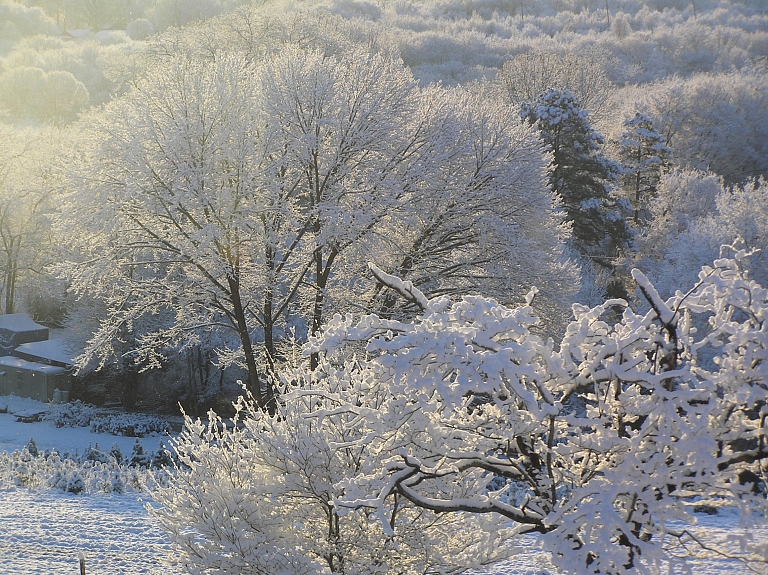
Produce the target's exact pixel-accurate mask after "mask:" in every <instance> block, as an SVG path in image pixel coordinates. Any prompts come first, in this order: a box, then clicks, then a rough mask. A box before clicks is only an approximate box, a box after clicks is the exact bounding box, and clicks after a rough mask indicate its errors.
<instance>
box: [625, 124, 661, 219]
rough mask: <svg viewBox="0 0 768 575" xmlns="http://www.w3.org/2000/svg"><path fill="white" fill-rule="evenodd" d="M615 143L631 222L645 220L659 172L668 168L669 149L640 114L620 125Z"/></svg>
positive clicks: (654, 192) (659, 177) (658, 178)
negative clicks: (630, 205) (633, 213)
mask: <svg viewBox="0 0 768 575" xmlns="http://www.w3.org/2000/svg"><path fill="white" fill-rule="evenodd" d="M624 128H625V131H624V132H623V133H622V134H621V140H620V141H619V154H620V156H621V167H622V175H621V185H622V188H623V189H624V192H625V193H626V194H627V196H628V197H629V200H630V201H631V202H632V206H633V208H634V212H635V215H634V221H635V224H639V223H640V221H641V220H647V218H648V202H649V201H650V200H651V198H653V197H654V196H656V187H657V186H658V184H659V180H660V179H661V173H662V171H663V170H664V169H665V168H666V167H667V166H668V165H669V157H670V155H671V154H672V148H670V147H669V146H667V144H666V140H665V139H664V136H662V135H661V134H659V133H658V132H657V131H656V129H655V128H654V127H653V121H652V120H651V119H650V118H649V117H648V116H646V115H645V114H641V113H640V112H638V113H636V114H635V115H634V117H633V118H630V119H628V120H626V121H625V122H624Z"/></svg>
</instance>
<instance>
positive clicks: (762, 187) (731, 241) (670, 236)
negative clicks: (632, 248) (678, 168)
mask: <svg viewBox="0 0 768 575" xmlns="http://www.w3.org/2000/svg"><path fill="white" fill-rule="evenodd" d="M767 189H768V186H766V182H765V180H763V179H757V180H753V181H751V182H749V183H747V184H746V185H744V186H734V187H727V186H725V185H724V183H723V181H722V179H721V178H719V177H717V176H715V175H713V174H705V173H701V172H695V171H682V172H672V173H669V174H665V175H663V176H662V178H661V180H660V183H659V188H658V196H657V199H656V200H655V201H654V202H653V204H652V205H651V215H652V219H651V221H650V222H649V223H648V229H647V230H646V232H645V233H643V234H641V235H639V236H638V238H637V244H638V249H639V252H640V253H641V254H642V255H643V256H644V259H643V260H641V261H640V262H639V264H638V265H641V266H642V267H643V268H644V269H645V270H646V272H647V273H648V274H649V276H652V277H653V278H654V279H655V281H656V282H657V285H658V287H659V290H660V291H661V292H662V293H664V294H667V295H669V294H671V293H673V292H674V290H675V289H676V286H677V285H678V284H679V282H680V281H681V280H683V281H694V280H695V277H696V272H695V269H696V268H697V267H699V266H702V265H704V264H705V263H706V262H707V261H711V260H712V259H714V258H717V257H720V254H721V253H724V254H730V253H733V250H732V249H731V248H725V250H723V249H722V248H721V246H723V245H726V246H730V245H735V246H737V248H736V249H741V248H744V249H748V250H753V251H755V253H754V254H753V255H752V256H751V257H750V258H749V259H748V260H747V261H746V262H745V264H744V265H745V269H746V270H748V271H749V274H750V277H751V278H752V279H755V280H756V281H758V282H760V283H762V284H766V283H768V273H767V272H766V270H768V262H767V261H766V257H768V256H767V255H766V254H767V252H766V250H768V243H766V237H768V230H766V221H768V219H767V217H768V214H766V206H768V199H766V190H767Z"/></svg>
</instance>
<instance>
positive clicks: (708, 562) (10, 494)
mask: <svg viewBox="0 0 768 575" xmlns="http://www.w3.org/2000/svg"><path fill="white" fill-rule="evenodd" d="M5 404H10V408H11V409H10V410H11V411H19V410H22V409H40V408H41V407H44V404H40V403H39V402H35V401H32V400H26V399H19V398H8V397H0V405H5ZM30 437H34V438H35V441H36V443H37V445H38V447H39V448H40V449H41V450H44V449H52V448H56V449H57V450H58V451H60V452H64V451H69V452H70V453H74V452H79V453H82V452H83V451H84V450H85V449H86V448H87V447H88V445H89V444H96V443H98V444H99V445H100V446H101V447H103V448H109V447H110V446H111V445H112V444H113V443H118V444H119V445H120V448H121V450H122V451H123V452H124V453H130V452H131V449H132V446H133V443H134V441H135V439H134V438H130V437H117V436H113V435H109V434H95V433H91V432H90V429H89V428H83V427H80V428H56V427H55V426H54V425H53V424H52V423H50V422H37V423H19V422H16V418H15V417H14V416H13V415H11V414H0V451H8V452H11V451H14V450H17V449H21V448H22V447H23V446H24V445H26V444H27V442H28V441H29V438H30ZM159 439H160V438H158V437H148V438H143V439H142V440H141V441H142V443H143V444H144V446H145V449H147V450H150V451H151V450H155V449H157V445H158V442H159ZM143 497H144V499H145V501H142V496H137V494H135V493H132V494H126V495H104V494H102V495H91V496H86V495H72V494H67V493H63V492H61V491H58V490H42V491H37V492H32V491H28V490H26V489H14V490H9V491H0V525H1V526H2V527H1V528H0V529H1V531H0V532H2V537H0V574H5V573H25V574H30V575H38V574H39V575H50V574H51V573H57V574H67V573H72V574H75V573H78V569H79V568H78V553H80V552H82V553H83V554H84V555H85V558H86V568H87V569H86V572H87V573H88V574H89V575H91V574H100V575H106V574H109V575H148V574H149V575H154V574H157V575H160V574H164V575H177V574H180V573H181V572H180V571H178V570H174V569H173V568H172V567H170V566H168V565H167V564H164V560H165V559H166V558H168V557H170V553H171V552H172V551H171V547H170V544H169V542H168V539H167V538H166V537H165V535H164V533H163V532H162V531H161V530H160V529H159V527H158V526H157V524H156V523H155V522H154V521H153V520H152V518H151V517H149V515H148V514H147V512H146V509H145V507H144V506H145V505H146V503H147V502H149V501H150V500H149V499H148V496H146V495H144V496H143ZM698 518H699V525H698V526H697V527H696V529H695V530H694V531H695V533H696V534H698V535H699V536H704V537H706V539H707V540H708V541H710V542H712V543H714V542H717V543H720V544H723V543H725V546H726V547H727V548H728V549H729V552H730V553H732V554H741V555H743V554H751V555H753V556H754V557H756V558H759V557H763V556H765V555H766V554H768V522H764V523H763V524H758V525H754V526H750V527H749V528H748V529H747V530H746V531H745V530H744V529H741V528H740V527H739V525H738V519H737V517H736V515H735V514H734V515H730V514H724V515H719V516H707V515H699V516H698ZM745 533H746V536H747V537H749V539H744V536H745ZM521 543H522V545H521V552H520V553H519V554H518V555H517V556H516V557H515V559H513V560H512V561H509V562H505V563H501V564H498V565H496V566H494V567H493V568H492V569H489V570H488V573H491V574H493V575H544V574H546V575H555V572H554V571H553V570H552V568H551V565H550V563H549V561H548V559H547V556H546V554H544V553H542V552H541V551H540V550H539V549H537V548H536V545H535V539H534V538H532V537H531V538H527V539H525V540H523V541H522V542H521ZM692 568H693V573H694V574H695V575H748V574H755V573H758V574H760V573H763V574H766V575H768V564H765V563H763V564H762V565H761V564H759V563H753V564H752V570H750V569H749V568H748V567H747V566H745V565H744V564H743V563H741V562H739V561H736V560H734V559H731V558H727V557H718V556H709V557H706V558H701V559H697V560H696V561H695V562H694V564H693V565H692ZM671 573H680V571H678V570H673V571H671Z"/></svg>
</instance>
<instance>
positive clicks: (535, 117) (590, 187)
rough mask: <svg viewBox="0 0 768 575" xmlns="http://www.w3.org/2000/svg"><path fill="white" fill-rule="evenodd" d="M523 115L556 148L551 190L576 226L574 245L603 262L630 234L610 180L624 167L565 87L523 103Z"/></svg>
mask: <svg viewBox="0 0 768 575" xmlns="http://www.w3.org/2000/svg"><path fill="white" fill-rule="evenodd" d="M520 114H521V116H522V118H523V119H525V120H527V121H528V122H530V123H531V124H536V125H537V126H538V128H539V130H540V132H541V136H542V139H543V140H544V142H545V143H546V144H547V146H548V147H549V149H550V151H551V152H552V174H551V177H550V182H551V185H552V190H553V191H554V192H555V193H557V194H558V195H559V196H560V198H561V200H562V203H563V208H564V210H565V213H566V221H569V222H571V225H572V226H573V244H574V247H575V248H576V249H577V250H578V251H579V252H581V253H582V254H583V255H585V256H587V257H588V258H590V259H592V260H593V261H596V262H597V263H599V264H601V265H603V266H605V267H613V266H612V264H611V263H610V260H611V259H612V258H613V257H614V256H615V255H616V254H617V250H618V249H619V248H621V247H622V246H623V245H624V244H625V243H626V242H627V240H628V238H629V234H628V231H627V227H626V223H625V221H624V218H623V216H622V214H621V211H620V210H619V209H618V206H617V205H616V202H615V200H614V199H613V198H611V196H610V194H609V185H610V183H611V182H613V181H615V180H616V179H617V176H618V174H619V173H620V167H619V166H618V165H617V164H615V163H614V162H611V161H610V160H609V159H608V158H606V157H605V156H604V155H603V153H602V151H601V147H602V144H603V137H602V136H600V134H598V133H597V132H595V130H594V129H592V126H591V125H590V123H589V118H588V113H587V111H586V110H583V109H581V107H580V106H579V104H578V102H577V101H576V99H575V98H574V96H573V95H572V94H571V93H570V92H569V91H567V90H549V91H548V92H546V93H544V94H542V95H541V96H540V97H539V98H538V99H537V100H536V101H535V102H533V103H525V104H523V105H522V106H521V112H520Z"/></svg>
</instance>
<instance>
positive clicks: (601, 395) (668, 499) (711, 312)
mask: <svg viewBox="0 0 768 575" xmlns="http://www.w3.org/2000/svg"><path fill="white" fill-rule="evenodd" d="M747 257H749V254H747V253H746V252H743V251H742V252H739V253H737V254H736V256H735V257H734V259H720V260H717V261H715V263H714V264H713V265H712V266H710V267H704V269H702V271H701V273H700V275H699V281H698V283H697V284H696V285H695V286H694V287H693V288H692V289H690V290H688V291H686V292H680V291H679V292H677V293H676V294H675V295H674V296H673V297H671V298H670V299H668V300H667V301H664V300H663V299H662V298H661V297H660V296H659V295H658V293H657V292H656V290H655V288H654V287H653V284H652V283H651V282H650V281H649V280H648V279H647V278H646V277H645V276H644V275H643V274H642V273H640V272H639V271H635V273H634V274H633V277H634V278H635V280H636V282H637V283H638V286H639V288H640V292H641V293H642V294H643V295H644V297H645V298H646V300H647V302H648V304H649V305H650V309H649V310H648V311H647V312H645V313H639V312H635V311H633V310H632V309H630V308H629V306H628V305H627V303H626V302H624V301H623V300H609V301H607V302H605V303H604V304H602V305H600V306H597V307H594V308H591V309H590V308H587V307H585V306H581V305H578V304H575V305H574V306H573V313H574V320H573V321H572V322H571V323H570V325H569V326H568V328H567V329H566V332H565V335H564V336H563V338H562V340H561V341H560V342H559V344H558V345H556V344H555V342H554V341H553V340H551V339H550V340H544V339H542V338H541V337H540V336H538V335H536V334H535V333H533V332H532V330H533V329H534V328H535V327H536V326H537V324H538V318H537V317H536V315H535V314H534V311H533V309H532V307H531V305H530V304H531V303H532V302H531V300H532V297H529V298H527V300H528V301H527V305H523V306H520V307H517V308H510V307H505V306H502V305H500V304H498V303H497V302H495V301H494V300H490V299H486V298H482V297H478V296H465V297H464V298H463V299H461V300H460V301H456V302H454V303H450V302H449V301H447V299H446V300H441V301H439V305H435V304H437V303H438V302H436V301H435V300H431V301H427V300H426V298H424V297H423V294H421V293H420V292H418V290H415V288H413V286H410V285H408V284H407V283H405V282H401V281H400V280H398V279H397V278H395V277H392V276H388V275H387V274H384V273H383V272H381V271H380V270H378V269H377V268H376V267H375V266H371V269H372V271H373V272H374V274H376V277H377V278H378V279H379V281H381V282H383V283H384V284H386V285H387V286H388V287H390V288H392V289H394V290H395V291H397V292H399V293H400V294H401V295H403V296H404V297H406V298H409V299H411V301H413V302H414V303H419V304H420V305H419V307H421V308H422V314H421V315H420V316H419V317H418V318H416V320H414V321H413V322H410V323H407V322H393V321H391V320H384V319H380V318H378V317H376V316H373V315H369V316H366V317H363V318H361V319H360V320H359V321H357V322H353V320H352V319H351V318H346V319H342V318H340V317H337V318H336V319H335V320H334V321H332V322H331V323H330V325H329V326H328V327H327V329H326V330H325V332H323V334H322V335H320V336H319V337H317V338H315V339H313V340H311V341H310V343H309V344H308V346H307V348H306V350H305V352H306V353H308V354H309V353H320V352H324V354H325V363H322V364H321V367H320V368H319V371H318V372H316V374H315V377H316V378H317V380H318V381H321V380H323V381H334V380H335V379H336V378H338V377H341V374H342V373H343V377H344V378H346V379H348V380H350V381H351V380H355V381H357V382H359V383H358V384H357V385H356V386H355V387H354V389H355V395H354V403H353V402H352V401H347V405H346V409H348V410H350V411H354V412H355V413H356V414H358V417H357V418H356V419H355V425H356V426H358V429H360V433H361V435H360V438H359V440H357V442H354V441H353V442H352V445H355V446H362V445H365V450H366V461H367V462H368V463H367V464H366V465H363V466H361V468H360V470H359V471H358V472H357V473H356V474H355V475H354V477H350V478H346V479H344V480H342V481H340V482H339V484H338V487H339V495H337V496H336V497H335V499H334V504H335V506H336V509H337V512H338V513H339V515H342V516H343V515H344V514H345V513H356V512H359V510H361V509H371V510H375V511H376V512H377V516H378V518H379V520H380V521H381V522H382V527H383V530H384V533H385V534H387V535H388V536H390V537H394V536H395V532H394V530H393V529H392V528H391V525H396V524H397V521H398V518H397V517H396V509H397V505H394V504H393V502H394V501H403V500H405V501H407V502H409V503H410V504H411V505H414V506H416V507H417V508H422V509H425V510H429V511H431V512H437V513H444V512H460V513H462V514H467V515H470V516H477V515H490V516H499V517H502V518H504V519H505V520H508V521H510V520H511V521H512V522H513V523H514V524H517V525H518V526H519V527H518V529H519V531H520V532H526V531H528V532H530V531H534V532H538V533H540V534H542V540H543V542H544V545H545V546H546V548H547V549H548V550H549V551H551V553H552V558H553V562H554V563H555V565H556V566H557V567H558V568H559V569H562V570H563V571H565V572H576V573H603V574H605V573H616V574H620V573H630V572H636V571H637V570H640V571H644V570H647V569H653V568H658V567H660V566H661V565H662V564H663V563H665V562H666V561H667V560H669V558H670V557H671V554H674V555H675V556H678V557H679V556H681V555H682V556H685V555H686V553H687V551H686V550H685V548H684V547H683V541H682V538H683V537H684V535H681V533H682V531H680V530H679V529H677V530H673V529H671V528H670V522H676V523H677V525H678V527H679V523H678V522H682V523H684V524H685V523H693V522H694V521H695V517H694V516H693V513H692V511H693V509H692V508H693V506H694V504H698V505H700V504H702V502H706V504H707V505H711V506H714V507H725V506H736V507H738V508H739V509H740V510H742V511H743V512H745V513H748V512H750V511H752V512H756V513H765V512H766V510H768V506H767V505H766V497H765V489H766V470H768V441H767V438H766V420H768V406H767V403H766V400H767V399H768V361H767V360H768V337H766V329H768V291H767V290H766V289H765V288H763V287H762V286H760V285H759V284H757V283H756V282H754V281H752V280H750V279H749V278H748V277H747V276H746V275H745V274H744V273H743V271H742V269H741V265H742V262H743V261H744V260H745V259H746V258H747ZM377 272H378V273H377ZM616 306H621V307H623V308H624V312H623V315H622V317H621V320H620V321H618V322H617V323H613V324H612V323H611V322H610V321H609V320H608V319H607V318H608V317H609V316H610V314H609V313H608V312H611V311H613V310H614V309H615V307H616ZM360 344H364V345H365V353H364V357H361V356H360V353H359V350H360V347H359V346H360ZM352 350H357V351H358V355H357V356H356V357H355V359H354V360H353V361H349V354H350V353H352ZM343 361H346V363H339V362H343ZM334 365H336V366H338V365H343V366H344V367H343V368H342V369H341V370H339V368H338V367H331V366H334ZM340 398H341V400H342V401H344V394H341V395H340ZM355 510H358V511H355Z"/></svg>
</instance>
